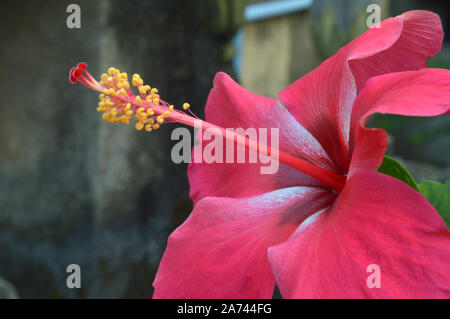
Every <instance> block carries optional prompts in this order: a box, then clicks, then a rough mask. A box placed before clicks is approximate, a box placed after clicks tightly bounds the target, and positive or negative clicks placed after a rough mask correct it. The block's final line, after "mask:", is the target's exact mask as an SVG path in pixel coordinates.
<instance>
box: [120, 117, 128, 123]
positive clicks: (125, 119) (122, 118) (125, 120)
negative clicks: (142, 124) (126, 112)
mask: <svg viewBox="0 0 450 319" xmlns="http://www.w3.org/2000/svg"><path fill="white" fill-rule="evenodd" d="M120 121H121V122H122V123H123V124H129V123H130V119H129V118H128V117H126V116H121V117H120Z"/></svg>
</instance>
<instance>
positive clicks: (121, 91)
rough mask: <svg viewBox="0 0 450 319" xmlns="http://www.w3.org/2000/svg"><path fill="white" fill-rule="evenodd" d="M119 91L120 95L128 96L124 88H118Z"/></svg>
mask: <svg viewBox="0 0 450 319" xmlns="http://www.w3.org/2000/svg"><path fill="white" fill-rule="evenodd" d="M119 93H120V94H122V95H123V96H125V97H126V96H128V94H127V91H125V89H124V88H121V89H120V90H119Z"/></svg>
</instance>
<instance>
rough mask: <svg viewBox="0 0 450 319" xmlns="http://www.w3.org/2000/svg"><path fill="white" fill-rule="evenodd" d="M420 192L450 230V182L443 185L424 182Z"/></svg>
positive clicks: (421, 184) (420, 186)
mask: <svg viewBox="0 0 450 319" xmlns="http://www.w3.org/2000/svg"><path fill="white" fill-rule="evenodd" d="M419 191H420V193H422V195H423V196H425V197H426V199H428V201H429V202H430V203H431V205H433V206H434V208H435V209H436V210H437V211H438V213H439V214H440V215H441V216H442V218H443V219H444V222H445V224H446V225H447V228H448V229H450V181H447V182H446V183H445V184H441V183H438V182H433V181H422V183H420V185H419Z"/></svg>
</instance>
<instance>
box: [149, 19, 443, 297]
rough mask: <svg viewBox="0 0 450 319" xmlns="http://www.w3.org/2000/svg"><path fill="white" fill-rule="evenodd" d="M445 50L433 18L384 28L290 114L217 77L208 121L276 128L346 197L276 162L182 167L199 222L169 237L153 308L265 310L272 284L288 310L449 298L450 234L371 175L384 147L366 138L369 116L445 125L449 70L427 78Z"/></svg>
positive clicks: (285, 144) (304, 93) (330, 70)
mask: <svg viewBox="0 0 450 319" xmlns="http://www.w3.org/2000/svg"><path fill="white" fill-rule="evenodd" d="M442 39H443V31H442V27H441V23H440V19H439V17H438V16H437V15H436V14H434V13H431V12H426V11H411V12H406V13H404V14H402V15H400V16H398V17H394V18H390V19H387V20H385V21H383V22H382V23H381V25H380V27H379V28H371V29H369V30H367V31H366V32H365V33H364V34H363V35H361V36H360V37H358V38H357V39H355V40H354V41H352V42H351V43H349V44H348V45H347V46H345V47H344V48H342V49H341V50H339V52H337V53H336V55H334V56H333V57H331V58H329V59H328V60H326V61H325V62H323V63H322V64H321V65H320V66H319V67H318V68H317V69H315V70H314V71H312V72H311V73H309V74H307V75H306V76H304V77H303V78H301V79H299V80H298V81H296V82H295V83H294V84H292V85H291V86H289V87H288V88H287V89H285V90H284V91H282V92H281V93H280V99H281V102H282V103H283V104H284V106H285V107H284V106H283V105H282V104H280V103H279V102H278V101H277V100H275V99H271V98H266V97H262V96H258V95H256V94H253V93H251V92H249V91H247V90H245V89H243V88H242V87H240V86H239V85H238V84H237V83H235V82H234V81H233V80H232V79H231V78H230V77H229V76H227V75H226V74H224V73H219V74H218V75H217V76H216V78H215V80H214V89H212V91H211V93H210V95H209V98H208V102H207V106H206V111H205V113H206V121H207V122H210V123H213V124H215V125H217V126H220V127H242V128H244V129H245V128H261V127H263V128H272V127H276V128H279V129H280V146H279V148H280V151H282V152H285V153H287V154H288V155H291V156H293V157H295V158H298V159H303V160H305V161H307V162H309V163H312V164H314V165H315V166H316V167H320V168H323V169H326V170H327V171H329V172H333V173H336V174H339V175H341V176H345V177H346V181H345V185H344V186H343V188H342V189H339V187H334V188H335V189H334V190H333V188H332V187H330V185H327V184H324V183H323V181H318V180H317V179H315V178H313V177H311V176H309V175H310V174H308V171H305V170H304V171H299V170H296V169H295V168H293V167H292V166H288V165H285V164H283V163H282V164H281V165H280V169H279V172H278V173H277V174H273V175H262V174H260V170H259V168H260V167H259V166H260V165H257V164H229V163H223V164H219V163H216V164H206V163H200V164H191V165H190V166H189V170H188V175H189V181H190V187H191V188H190V196H191V199H192V200H193V202H194V209H193V212H192V213H191V215H190V216H189V218H188V219H187V220H186V221H185V222H184V223H183V224H182V225H181V226H180V227H179V228H177V229H176V230H175V231H174V232H173V233H172V234H171V236H170V237H169V240H168V244H167V249H166V251H165V254H164V256H163V259H162V261H161V264H160V266H159V269H158V273H157V275H156V278H155V281H154V287H155V292H154V298H271V297H272V294H273V291H274V286H275V283H276V284H277V285H278V287H279V289H280V292H281V294H282V296H283V297H284V298H429V297H434V298H439V297H443V298H448V297H450V272H449V269H450V232H449V231H448V230H447V228H446V226H445V224H444V222H443V220H442V218H441V217H440V216H439V214H438V213H437V212H436V211H435V209H434V208H433V207H432V206H431V205H430V203H429V202H428V201H427V200H426V199H425V198H424V197H423V196H422V195H421V194H419V193H418V192H416V191H415V190H413V189H412V188H410V187H409V186H408V185H406V184H404V183H403V182H401V181H399V180H397V179H395V178H393V177H391V176H387V175H384V174H381V173H377V172H376V170H377V168H378V167H379V166H380V164H381V162H382V160H383V156H384V154H385V151H386V147H387V134H386V132H385V131H383V130H381V129H367V128H365V124H366V123H367V121H368V119H369V117H370V115H371V114H373V113H390V114H401V115H409V116H435V115H439V114H444V113H448V111H449V106H450V71H448V70H441V69H426V66H427V62H426V60H427V59H428V58H431V57H433V56H435V55H436V54H437V53H438V52H439V51H440V50H441V45H442ZM204 146H205V143H204V144H203V145H199V146H196V147H204ZM194 153H195V152H194ZM305 173H306V174H305ZM372 264H375V265H378V266H379V269H380V287H379V288H373V287H369V286H370V285H368V284H367V278H368V276H369V275H370V274H369V273H368V272H367V267H368V266H369V265H372Z"/></svg>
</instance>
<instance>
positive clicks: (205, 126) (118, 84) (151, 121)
mask: <svg viewBox="0 0 450 319" xmlns="http://www.w3.org/2000/svg"><path fill="white" fill-rule="evenodd" d="M69 80H70V82H71V83H76V82H78V83H81V84H83V85H84V86H86V87H88V88H90V89H92V90H94V91H96V92H98V93H100V102H99V106H98V108H97V111H99V112H104V114H103V119H104V120H106V121H108V122H112V123H116V122H120V123H123V124H129V121H130V119H131V118H135V119H136V121H137V123H136V125H135V128H136V129H137V130H142V129H144V128H145V130H146V131H148V132H151V131H153V130H157V129H159V127H160V126H161V125H162V124H164V122H166V120H167V121H169V122H177V123H181V124H184V125H187V126H191V127H197V125H196V123H199V121H200V127H201V129H202V130H211V131H214V132H220V134H221V135H222V137H225V138H226V139H229V140H232V141H233V143H234V142H236V143H237V144H238V145H241V146H244V147H245V148H246V149H248V150H252V151H255V152H258V153H259V152H261V151H262V150H264V154H263V155H265V156H269V157H271V158H272V159H274V160H276V161H279V162H280V163H283V164H285V165H287V166H290V167H292V168H294V169H297V170H299V171H301V172H302V173H304V174H307V175H309V176H311V177H313V178H315V179H317V180H318V181H321V182H322V183H324V184H326V185H328V186H329V187H331V188H332V189H334V190H336V191H337V192H340V191H341V190H342V188H343V187H344V185H345V181H346V177H345V176H342V175H339V174H336V173H334V172H331V171H328V170H326V169H324V168H322V167H319V166H316V165H314V164H312V163H310V162H307V161H305V160H302V159H299V158H296V157H294V156H291V155H289V154H287V153H284V152H282V151H279V150H278V151H277V150H273V149H272V148H271V147H269V146H268V145H264V144H261V143H259V142H257V141H253V140H251V139H249V137H248V136H244V135H240V134H237V133H235V132H231V131H230V130H225V129H224V128H222V127H219V126H217V125H215V124H212V123H209V122H206V121H202V120H200V119H198V118H197V117H194V116H191V115H188V114H186V113H184V112H181V111H179V110H176V109H175V108H174V106H173V105H170V104H168V103H167V102H165V101H163V100H162V99H161V97H160V96H159V94H158V90H157V89H156V88H151V87H150V86H149V85H144V82H143V80H142V79H141V77H140V76H139V75H138V74H134V75H133V77H132V85H133V86H135V87H136V88H137V90H138V91H139V95H135V94H134V93H133V91H132V90H131V89H130V84H129V82H128V76H127V74H126V73H120V71H119V70H117V69H115V68H110V69H109V70H108V74H103V75H102V77H101V81H100V82H98V81H96V80H95V79H94V78H93V77H92V76H91V75H90V74H89V72H88V71H87V65H86V63H83V62H82V63H79V64H78V65H77V67H75V68H72V69H71V70H70V75H69ZM189 108H190V105H189V104H188V103H185V104H184V105H183V110H184V111H187V110H189ZM275 154H276V155H275Z"/></svg>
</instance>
